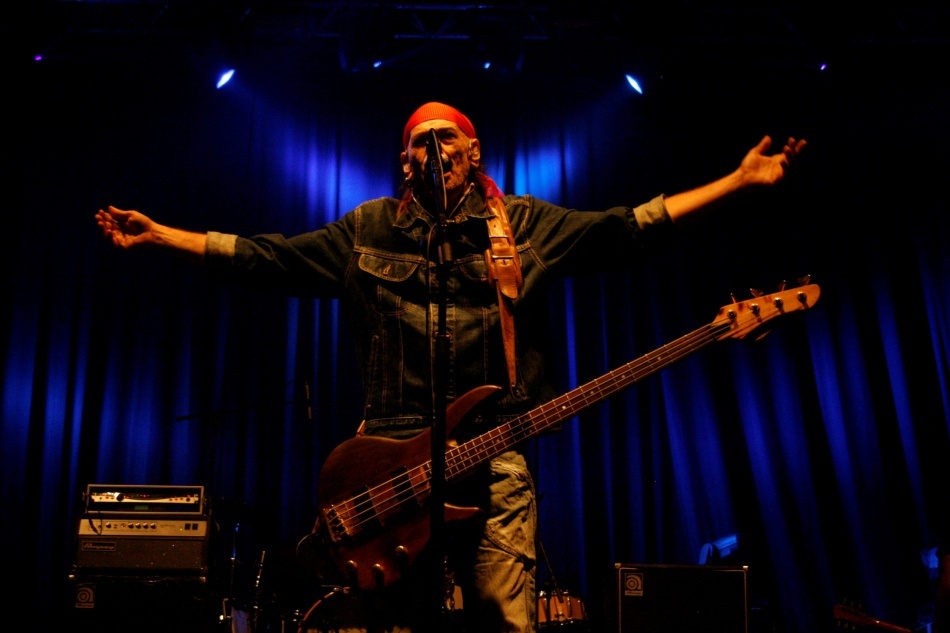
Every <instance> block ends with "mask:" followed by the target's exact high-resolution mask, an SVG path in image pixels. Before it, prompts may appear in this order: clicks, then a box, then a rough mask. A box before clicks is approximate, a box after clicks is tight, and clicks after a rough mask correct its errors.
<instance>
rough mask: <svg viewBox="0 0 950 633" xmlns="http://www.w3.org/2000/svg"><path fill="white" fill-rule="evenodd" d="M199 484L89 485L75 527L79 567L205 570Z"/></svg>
mask: <svg viewBox="0 0 950 633" xmlns="http://www.w3.org/2000/svg"><path fill="white" fill-rule="evenodd" d="M203 508H204V491H203V489H202V488H201V487H200V486H116V485H107V486H103V485H95V486H89V488H88V490H87V492H86V512H85V513H84V514H82V515H81V516H80V517H79V524H78V526H77V530H76V559H75V568H76V570H77V571H78V572H80V573H103V572H107V571H108V572H110V573H111V572H123V573H125V572H132V573H149V574H152V573H194V574H204V573H206V572H207V571H208V545H209V539H210V531H211V524H210V522H209V520H208V518H207V515H206V514H205V513H203V512H202V510H203Z"/></svg>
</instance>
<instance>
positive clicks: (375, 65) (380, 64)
mask: <svg viewBox="0 0 950 633" xmlns="http://www.w3.org/2000/svg"><path fill="white" fill-rule="evenodd" d="M382 65H383V60H381V59H377V60H376V61H375V62H373V68H379V67H380V66H382Z"/></svg>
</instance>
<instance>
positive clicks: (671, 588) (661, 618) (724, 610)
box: [611, 563, 749, 633]
mask: <svg viewBox="0 0 950 633" xmlns="http://www.w3.org/2000/svg"><path fill="white" fill-rule="evenodd" d="M746 572H747V568H746V567H744V566H722V565H638V564H624V563H615V564H614V578H613V584H614V587H615V589H614V591H615V595H614V596H613V600H611V606H612V607H613V609H612V610H613V618H612V619H613V620H614V622H613V628H612V629H611V630H613V631H615V632H616V633H633V632H636V633H747V632H748V630H749V617H748V613H749V610H748V597H747V596H748V591H747V586H746V584H747V581H746V576H747V574H746Z"/></svg>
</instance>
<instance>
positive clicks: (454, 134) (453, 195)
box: [400, 119, 480, 202]
mask: <svg viewBox="0 0 950 633" xmlns="http://www.w3.org/2000/svg"><path fill="white" fill-rule="evenodd" d="M432 129H434V130H435V132H436V136H437V137H438V139H439V144H440V145H441V151H442V153H443V154H444V155H445V156H446V157H447V158H448V160H449V162H450V163H451V166H452V167H451V170H448V169H447V170H445V173H444V177H445V191H446V194H447V195H448V198H449V200H450V201H451V202H454V201H456V200H457V199H458V197H459V196H461V195H462V193H463V192H464V190H465V187H467V186H468V182H469V177H468V176H469V172H470V171H471V170H472V169H473V168H475V167H477V166H478V161H479V154H480V148H479V144H478V139H470V138H469V137H468V136H466V135H465V132H463V131H462V130H461V129H459V126H458V125H456V124H455V123H453V122H451V121H446V120H445V119H433V120H431V121H425V122H423V123H420V124H419V125H417V126H415V127H414V128H412V130H411V131H410V132H409V147H408V149H407V150H406V151H405V152H403V153H402V156H401V157H400V158H401V160H402V165H403V170H404V171H405V172H406V174H409V173H412V174H414V175H418V176H423V177H424V176H426V170H427V169H428V156H427V154H426V140H427V139H428V137H429V130H432Z"/></svg>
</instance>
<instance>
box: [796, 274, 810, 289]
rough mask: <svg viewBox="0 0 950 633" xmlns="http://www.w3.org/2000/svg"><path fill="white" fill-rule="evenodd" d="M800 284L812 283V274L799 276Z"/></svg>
mask: <svg viewBox="0 0 950 633" xmlns="http://www.w3.org/2000/svg"><path fill="white" fill-rule="evenodd" d="M797 282H798V285H799V286H807V285H808V284H810V283H811V275H805V276H804V277H799V278H798V279H797Z"/></svg>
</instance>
